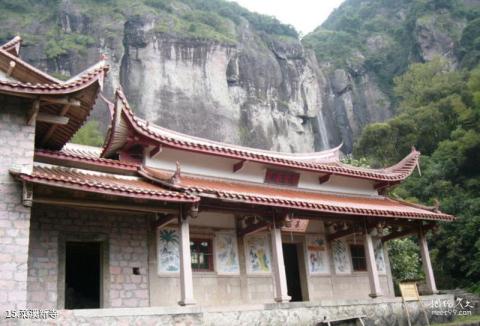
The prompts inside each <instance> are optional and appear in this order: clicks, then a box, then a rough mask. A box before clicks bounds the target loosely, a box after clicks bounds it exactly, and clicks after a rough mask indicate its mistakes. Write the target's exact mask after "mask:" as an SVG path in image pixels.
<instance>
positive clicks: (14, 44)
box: [0, 35, 22, 57]
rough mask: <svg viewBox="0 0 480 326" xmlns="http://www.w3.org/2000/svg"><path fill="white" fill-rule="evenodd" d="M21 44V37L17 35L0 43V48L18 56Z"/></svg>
mask: <svg viewBox="0 0 480 326" xmlns="http://www.w3.org/2000/svg"><path fill="white" fill-rule="evenodd" d="M21 45H22V38H21V37H20V36H18V35H17V36H15V37H14V38H12V39H11V40H10V41H8V42H7V43H5V44H2V45H1V46H0V48H2V49H3V50H5V51H7V52H9V53H11V54H13V55H14V56H17V57H18V56H19V55H20V46H21Z"/></svg>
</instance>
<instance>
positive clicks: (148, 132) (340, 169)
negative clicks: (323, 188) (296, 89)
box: [101, 88, 420, 184]
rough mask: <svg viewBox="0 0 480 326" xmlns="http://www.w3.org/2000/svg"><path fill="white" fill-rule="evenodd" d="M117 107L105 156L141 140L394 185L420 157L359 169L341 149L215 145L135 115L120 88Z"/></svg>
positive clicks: (414, 155) (413, 154)
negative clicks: (280, 149)
mask: <svg viewBox="0 0 480 326" xmlns="http://www.w3.org/2000/svg"><path fill="white" fill-rule="evenodd" d="M114 104H115V108H114V113H113V119H112V122H111V125H110V128H109V131H108V134H107V138H106V141H105V144H104V148H103V152H102V155H101V156H102V157H112V156H113V155H114V154H115V153H116V151H118V150H119V149H121V148H122V147H123V146H124V145H125V144H126V143H127V141H128V139H129V137H130V138H133V137H137V138H138V139H143V140H145V142H150V143H152V144H163V145H165V146H168V147H172V148H176V149H181V150H186V151H192V152H197V153H203V154H209V155H217V156H222V157H227V158H231V159H237V160H243V161H252V162H258V163H263V164H269V165H276V166H281V167H284V168H293V169H300V170H307V171H312V172H317V173H322V174H335V175H342V176H347V177H354V178H362V179H369V180H375V181H381V182H384V183H387V184H394V183H398V182H401V181H403V180H404V179H405V178H407V177H408V176H409V175H410V174H411V173H412V172H413V170H414V168H415V166H416V165H417V164H418V159H419V156H420V152H418V151H416V150H414V149H413V150H412V152H411V153H410V154H409V155H407V156H406V157H405V158H404V159H403V160H402V161H400V162H399V163H397V164H395V165H393V166H391V167H388V168H384V169H365V168H359V167H354V166H351V165H347V164H343V163H341V162H340V160H339V152H340V147H336V148H333V149H331V150H327V151H324V152H319V153H316V154H307V153H305V154H291V153H278V152H268V151H264V150H257V149H251V148H247V147H241V146H236V145H230V144H222V143H218V142H213V141H210V140H205V139H201V138H197V137H192V136H188V135H185V134H181V133H178V132H175V131H171V130H168V129H166V128H163V127H159V126H156V125H152V124H150V123H148V122H147V121H145V120H143V119H140V118H138V117H136V116H135V114H134V113H133V111H132V109H131V108H130V106H129V104H128V101H127V99H126V97H125V94H124V93H123V91H122V90H121V89H120V88H119V89H117V90H116V92H115V101H114ZM322 153H324V154H325V153H326V154H325V156H324V157H325V161H322V160H321V159H320V158H321V157H322V155H324V154H322ZM309 155H310V156H309Z"/></svg>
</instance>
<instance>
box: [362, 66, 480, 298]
mask: <svg viewBox="0 0 480 326" xmlns="http://www.w3.org/2000/svg"><path fill="white" fill-rule="evenodd" d="M476 64H478V60H477V62H476ZM394 90H395V95H396V96H398V98H399V99H400V106H399V115H398V116H396V117H395V118H393V119H391V120H389V121H386V122H385V123H378V124H372V125H370V126H368V127H367V128H365V129H364V131H363V133H362V135H361V137H360V139H359V140H358V142H357V145H356V148H355V155H356V156H357V157H366V158H367V159H368V160H369V162H370V164H372V165H374V166H383V165H387V164H391V163H393V162H396V161H398V160H400V159H401V158H402V157H403V156H405V155H406V154H407V153H408V151H409V148H410V146H412V145H414V146H416V147H417V148H418V149H419V150H420V151H421V152H422V154H423V156H422V159H421V168H422V173H421V175H419V174H416V175H414V176H412V177H411V178H410V179H408V180H407V181H406V182H405V183H404V184H403V185H402V186H400V187H398V188H397V189H395V190H394V194H395V195H398V196H401V197H403V198H406V199H409V200H413V201H417V202H423V203H426V204H430V205H433V204H435V202H436V200H439V201H440V203H441V206H440V208H441V210H443V211H445V212H447V213H450V214H454V215H456V216H457V217H458V220H457V221H456V222H454V223H448V224H445V225H442V227H441V229H440V232H439V233H438V234H436V235H433V236H432V239H431V240H432V246H431V249H432V250H431V251H432V256H433V261H434V263H433V265H434V268H435V269H436V274H437V278H438V281H439V285H440V287H451V286H472V287H476V288H479V289H480V284H479V281H478V280H480V165H479V162H480V66H477V68H475V69H473V70H468V69H465V70H459V71H454V70H451V69H450V68H449V66H448V64H447V62H446V61H445V60H442V59H435V60H432V61H431V62H428V63H424V64H413V65H411V66H410V67H409V69H408V70H407V71H406V73H405V74H403V75H402V76H400V77H398V78H396V79H395V87H394Z"/></svg>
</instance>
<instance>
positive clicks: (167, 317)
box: [4, 295, 454, 326]
mask: <svg viewBox="0 0 480 326" xmlns="http://www.w3.org/2000/svg"><path fill="white" fill-rule="evenodd" d="M422 301H423V305H424V306H425V308H426V310H427V314H428V316H429V318H430V321H436V322H443V321H448V320H451V319H452V316H448V315H447V316H438V313H437V314H436V315H435V316H432V303H435V304H436V306H437V307H438V306H442V305H444V304H453V303H454V297H453V295H436V296H424V297H422ZM433 309H434V310H442V309H441V308H440V309H439V308H433ZM408 310H409V312H410V317H411V320H412V325H426V322H425V316H424V314H423V312H422V311H421V309H420V305H419V303H418V302H409V303H408ZM443 310H448V309H447V308H444V309H443ZM347 316H365V318H364V321H365V325H381V326H390V325H392V326H393V325H402V326H403V325H407V319H406V315H405V311H404V308H403V306H402V302H401V299H400V298H377V299H371V300H343V301H339V300H336V301H320V302H294V303H283V304H257V305H239V306H223V307H219V306H215V307H213V306H212V307H202V306H190V307H150V308H112V309H85V310H61V311H59V312H58V317H57V318H56V319H55V320H52V319H50V320H48V321H45V322H38V323H39V324H40V323H42V324H45V323H48V324H58V325H177V326H180V325H192V326H193V325H208V326H210V325H232V326H233V325H242V326H243V325H245V326H250V325H259V326H263V325H265V326H267V325H268V326H270V325H282V326H287V325H295V326H297V325H316V324H318V323H319V322H321V321H324V320H328V319H330V320H334V319H338V318H343V317H347ZM4 321H5V320H4ZM7 324H11V325H17V324H20V325H27V324H28V325H31V324H33V323H32V320H25V321H19V320H15V321H14V320H9V321H7Z"/></svg>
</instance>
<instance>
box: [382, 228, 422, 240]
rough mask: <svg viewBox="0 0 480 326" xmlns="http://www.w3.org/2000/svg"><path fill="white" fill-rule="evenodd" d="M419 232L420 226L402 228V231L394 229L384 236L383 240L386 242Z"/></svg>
mask: <svg viewBox="0 0 480 326" xmlns="http://www.w3.org/2000/svg"><path fill="white" fill-rule="evenodd" d="M418 232H419V229H418V228H408V229H405V230H401V231H394V232H391V233H390V234H388V235H386V236H384V237H382V242H386V241H389V240H393V239H398V238H403V237H406V236H409V235H412V234H416V233H418Z"/></svg>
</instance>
